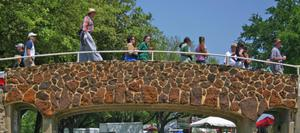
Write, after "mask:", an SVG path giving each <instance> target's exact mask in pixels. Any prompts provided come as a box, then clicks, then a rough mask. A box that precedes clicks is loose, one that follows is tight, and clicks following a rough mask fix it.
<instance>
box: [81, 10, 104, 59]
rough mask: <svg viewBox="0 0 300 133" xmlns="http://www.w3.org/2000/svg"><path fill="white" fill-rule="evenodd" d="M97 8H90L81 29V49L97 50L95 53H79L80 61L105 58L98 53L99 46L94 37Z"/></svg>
mask: <svg viewBox="0 0 300 133" xmlns="http://www.w3.org/2000/svg"><path fill="white" fill-rule="evenodd" d="M95 15H96V10H95V9H93V8H90V9H89V11H88V14H87V15H86V16H85V17H84V20H83V23H82V26H81V30H80V51H95V52H94V53H82V54H80V55H79V61H80V62H84V61H102V60H103V58H102V56H101V55H100V54H99V53H96V51H97V47H96V44H95V41H94V39H93V37H92V33H93V32H94V20H93V19H94V17H95Z"/></svg>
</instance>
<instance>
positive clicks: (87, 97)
mask: <svg viewBox="0 0 300 133" xmlns="http://www.w3.org/2000/svg"><path fill="white" fill-rule="evenodd" d="M91 103H92V98H91V94H90V93H83V95H82V97H81V102H80V105H81V106H87V105H91Z"/></svg>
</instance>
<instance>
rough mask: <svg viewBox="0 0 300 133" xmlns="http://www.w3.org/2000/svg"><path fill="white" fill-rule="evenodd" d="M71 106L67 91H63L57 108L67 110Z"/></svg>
mask: <svg viewBox="0 0 300 133" xmlns="http://www.w3.org/2000/svg"><path fill="white" fill-rule="evenodd" d="M70 104H71V99H70V96H69V91H68V90H67V89H63V91H62V94H61V97H60V100H59V108H60V109H67V108H69V106H70Z"/></svg>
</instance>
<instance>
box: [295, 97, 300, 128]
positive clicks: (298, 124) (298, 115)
mask: <svg viewBox="0 0 300 133" xmlns="http://www.w3.org/2000/svg"><path fill="white" fill-rule="evenodd" d="M299 93H300V92H299V91H298V98H297V107H298V108H297V112H296V116H295V117H296V122H295V124H294V125H295V132H294V133H300V96H299Z"/></svg>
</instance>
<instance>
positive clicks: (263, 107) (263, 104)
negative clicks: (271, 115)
mask: <svg viewBox="0 0 300 133" xmlns="http://www.w3.org/2000/svg"><path fill="white" fill-rule="evenodd" d="M268 109H269V107H268V103H267V101H266V100H265V99H261V101H260V102H259V106H258V112H257V115H258V116H260V115H261V114H262V113H264V112H265V111H266V110H268Z"/></svg>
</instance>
